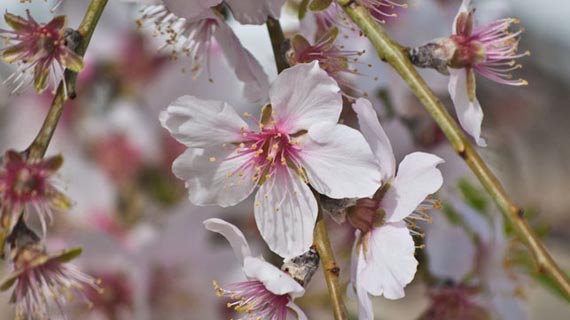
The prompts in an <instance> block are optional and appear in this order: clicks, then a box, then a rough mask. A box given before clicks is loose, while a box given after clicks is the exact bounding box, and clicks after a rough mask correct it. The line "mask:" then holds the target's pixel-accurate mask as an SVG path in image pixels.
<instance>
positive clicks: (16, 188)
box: [0, 151, 71, 234]
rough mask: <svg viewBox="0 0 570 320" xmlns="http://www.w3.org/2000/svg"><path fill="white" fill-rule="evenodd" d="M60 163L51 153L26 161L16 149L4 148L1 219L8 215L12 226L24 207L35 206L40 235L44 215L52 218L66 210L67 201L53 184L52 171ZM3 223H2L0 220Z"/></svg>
mask: <svg viewBox="0 0 570 320" xmlns="http://www.w3.org/2000/svg"><path fill="white" fill-rule="evenodd" d="M62 164H63V158H62V157H61V156H54V157H51V158H47V159H45V160H41V161H26V160H24V158H23V156H22V155H21V154H19V153H18V152H16V151H7V152H6V154H5V155H4V159H3V166H2V167H1V168H0V209H1V211H2V215H3V219H6V218H5V216H4V215H5V214H8V215H9V217H8V219H6V220H4V221H9V222H10V223H9V225H3V227H4V228H10V229H11V228H12V227H13V225H14V224H15V223H16V222H17V221H18V218H19V216H20V213H21V212H22V210H24V209H28V210H29V209H35V210H36V212H37V213H38V216H39V218H40V222H41V223H42V227H43V229H44V234H45V230H46V222H45V219H46V217H47V218H48V219H51V218H52V214H53V213H54V212H61V211H65V210H67V209H69V207H70V206H71V201H70V200H69V199H68V198H67V196H65V195H64V194H63V193H62V192H61V191H59V189H58V188H57V187H56V183H57V182H56V180H55V179H54V174H55V173H56V172H57V171H58V170H59V168H60V167H61V165H62ZM4 223H6V222H4Z"/></svg>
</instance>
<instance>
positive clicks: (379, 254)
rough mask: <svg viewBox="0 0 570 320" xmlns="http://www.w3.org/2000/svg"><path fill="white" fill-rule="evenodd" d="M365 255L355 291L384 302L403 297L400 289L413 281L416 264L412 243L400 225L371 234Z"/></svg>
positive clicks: (405, 228)
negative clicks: (365, 292)
mask: <svg viewBox="0 0 570 320" xmlns="http://www.w3.org/2000/svg"><path fill="white" fill-rule="evenodd" d="M367 247H368V250H367V252H366V253H365V257H364V259H366V262H367V264H366V266H365V267H364V268H363V269H362V270H361V271H360V272H359V273H358V276H357V288H358V286H359V285H361V286H362V287H363V288H364V289H366V291H368V293H370V294H372V295H375V296H380V295H384V297H386V298H387V299H392V300H393V299H400V298H402V297H404V295H405V294H404V287H405V286H406V285H407V284H408V283H410V282H411V281H412V280H413V279H414V275H415V273H416V269H417V266H418V261H417V260H416V258H415V257H414V250H415V245H414V240H413V239H412V236H411V235H410V232H409V231H408V228H407V227H406V224H405V223H404V222H403V221H400V222H397V223H389V224H386V225H384V226H382V227H380V228H376V229H374V230H372V231H371V234H370V238H369V239H368V245H367Z"/></svg>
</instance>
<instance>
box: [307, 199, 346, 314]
mask: <svg viewBox="0 0 570 320" xmlns="http://www.w3.org/2000/svg"><path fill="white" fill-rule="evenodd" d="M315 197H316V198H317V203H318V205H319V216H318V217H317V224H316V225H315V232H314V238H313V241H314V243H315V246H316V248H317V252H318V253H319V255H320V257H321V264H322V266H323V272H324V274H325V280H326V282H327V287H328V290H329V296H330V299H331V303H332V307H333V313H334V318H335V320H346V319H348V313H347V311H346V306H345V305H344V302H343V300H342V295H343V292H342V289H341V286H340V283H339V281H338V277H339V274H340V269H339V267H338V266H337V264H336V262H335V258H334V253H333V250H332V248H331V244H330V241H329V235H328V232H327V226H326V224H325V220H324V217H323V212H322V211H323V210H322V208H321V203H320V200H319V199H320V198H319V195H318V194H316V193H315Z"/></svg>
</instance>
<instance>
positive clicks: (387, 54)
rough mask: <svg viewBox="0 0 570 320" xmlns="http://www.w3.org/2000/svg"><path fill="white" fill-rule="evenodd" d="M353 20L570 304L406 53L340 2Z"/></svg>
mask: <svg viewBox="0 0 570 320" xmlns="http://www.w3.org/2000/svg"><path fill="white" fill-rule="evenodd" d="M337 1H338V3H339V4H340V5H341V6H342V7H343V8H344V11H345V12H346V13H347V14H348V15H349V16H350V18H351V19H352V21H354V23H355V24H356V25H358V27H359V28H360V29H361V31H362V33H363V34H364V35H366V36H367V37H368V39H369V40H370V42H372V44H373V45H374V47H375V48H376V50H377V52H378V56H379V57H380V59H382V61H385V62H387V63H388V64H390V65H391V66H392V67H393V68H394V69H395V70H396V71H397V72H398V73H399V75H400V76H401V77H402V79H404V81H405V82H406V83H407V84H408V86H409V87H410V89H411V90H412V91H413V92H414V94H415V95H416V97H418V99H419V100H420V101H421V103H422V104H423V105H424V106H425V108H426V109H427V110H428V111H429V113H430V114H431V116H432V117H433V119H434V120H435V121H436V122H437V124H438V125H439V127H440V128H441V130H442V131H443V132H444V134H445V136H446V137H447V139H448V140H449V142H450V143H451V145H452V146H453V148H454V149H455V151H456V152H457V154H459V156H461V158H463V160H465V162H466V163H467V165H468V166H469V168H471V170H472V171H473V173H474V174H475V175H476V176H477V178H478V179H479V181H480V182H481V184H482V185H483V186H484V187H485V189H486V190H487V192H488V193H489V194H490V195H491V197H492V198H493V200H494V201H495V203H496V204H497V206H498V207H499V208H500V209H501V212H502V213H503V214H504V215H505V217H506V218H507V219H508V220H509V221H510V222H511V224H512V225H513V227H514V228H515V230H516V231H517V234H518V235H519V237H520V238H521V240H522V241H523V242H524V243H525V245H526V246H527V248H528V249H529V251H530V252H531V253H532V255H533V257H534V259H535V261H536V263H537V266H538V271H539V272H541V273H543V274H544V275H546V276H548V277H549V278H550V279H551V280H553V281H554V282H555V283H556V285H557V286H558V288H559V289H560V290H561V291H562V292H563V293H564V295H565V297H566V299H568V300H570V282H569V280H568V278H567V276H566V275H565V274H564V273H563V272H562V271H561V270H560V268H559V267H558V265H557V264H556V262H555V261H554V260H553V259H552V257H551V256H550V254H549V253H548V251H547V250H546V248H545V246H544V245H543V244H542V242H541V241H540V240H539V239H538V237H537V236H536V234H535V233H534V231H533V230H532V228H531V227H530V226H529V224H528V223H527V221H526V220H525V219H524V211H523V209H522V208H520V207H518V206H517V205H516V204H515V203H514V202H513V201H512V200H511V199H510V197H509V196H508V195H507V193H506V191H505V189H504V188H503V186H502V185H501V183H500V182H499V180H498V179H497V177H495V175H494V174H493V172H492V171H491V170H490V169H489V167H488V166H487V165H486V164H485V162H484V161H483V159H481V156H479V154H478V153H477V151H476V150H475V148H474V147H473V146H472V145H471V144H470V143H469V142H468V141H469V140H468V139H467V137H466V136H465V134H463V131H461V129H460V128H459V126H458V125H457V123H456V122H455V120H453V118H452V117H451V115H450V114H449V113H448V112H447V110H446V109H445V107H444V105H443V104H442V103H441V101H439V100H438V99H437V97H436V96H435V94H434V93H433V91H432V90H431V89H430V88H429V86H428V85H427V84H426V82H425V81H424V80H423V79H422V77H421V76H420V75H419V74H418V72H417V71H416V69H415V67H414V66H413V65H412V63H411V62H410V60H409V57H408V54H407V53H406V49H405V48H404V47H402V46H401V45H400V44H398V43H397V42H396V41H394V40H393V39H392V38H391V37H390V36H389V35H388V34H387V33H386V32H385V31H384V30H383V29H382V28H381V27H380V26H379V25H378V24H377V23H376V22H375V21H374V19H372V17H371V16H370V13H369V12H368V11H367V10H366V8H364V7H361V6H359V5H358V4H356V3H355V2H353V1H350V0H337Z"/></svg>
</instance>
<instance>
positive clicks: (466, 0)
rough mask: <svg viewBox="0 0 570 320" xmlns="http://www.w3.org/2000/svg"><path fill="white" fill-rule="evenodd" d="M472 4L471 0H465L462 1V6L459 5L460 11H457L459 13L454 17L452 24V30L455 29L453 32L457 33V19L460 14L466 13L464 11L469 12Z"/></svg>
mask: <svg viewBox="0 0 570 320" xmlns="http://www.w3.org/2000/svg"><path fill="white" fill-rule="evenodd" d="M470 5H471V0H463V2H462V3H461V6H459V11H457V15H456V16H455V19H453V25H452V26H451V30H453V34H457V29H456V26H457V19H458V18H459V16H460V15H461V14H462V13H464V12H469V6H470Z"/></svg>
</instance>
